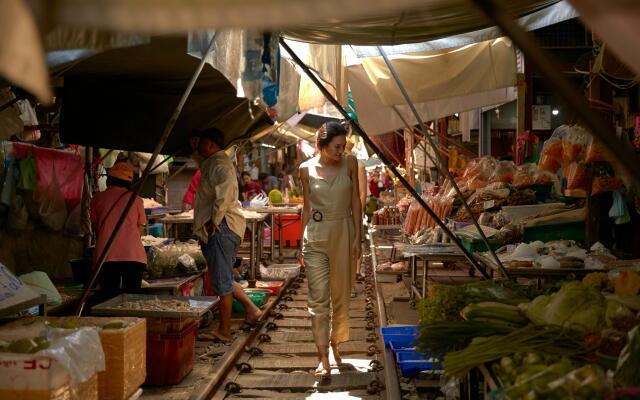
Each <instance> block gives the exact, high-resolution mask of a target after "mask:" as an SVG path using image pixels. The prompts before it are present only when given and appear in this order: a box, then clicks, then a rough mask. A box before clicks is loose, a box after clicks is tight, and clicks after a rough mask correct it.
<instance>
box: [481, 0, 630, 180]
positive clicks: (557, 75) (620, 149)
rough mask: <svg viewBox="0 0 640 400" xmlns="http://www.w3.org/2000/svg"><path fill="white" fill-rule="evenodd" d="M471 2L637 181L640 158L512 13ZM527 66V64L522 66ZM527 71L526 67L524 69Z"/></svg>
mask: <svg viewBox="0 0 640 400" xmlns="http://www.w3.org/2000/svg"><path fill="white" fill-rule="evenodd" d="M473 3H475V4H476V6H478V8H479V9H480V10H481V11H482V12H483V13H484V14H485V15H486V16H487V17H489V19H490V20H491V21H493V22H494V23H495V24H496V25H497V26H498V27H499V28H500V29H501V30H502V31H503V32H504V33H505V34H506V35H507V36H509V37H510V38H511V40H512V41H513V42H514V43H515V45H516V46H518V48H519V49H520V50H521V51H522V52H523V53H524V55H525V56H526V60H527V61H531V63H533V65H535V67H536V69H537V70H538V71H539V72H541V73H542V74H543V75H544V76H545V77H546V78H547V80H548V82H549V87H553V88H554V91H555V92H556V93H558V94H559V95H560V96H561V97H562V99H563V100H564V101H565V102H566V103H567V104H569V105H570V106H571V108H572V109H573V111H575V113H576V115H577V116H578V118H579V120H581V121H582V122H584V124H585V125H586V128H588V129H589V131H590V132H591V134H592V135H593V137H594V138H596V139H597V140H598V142H599V143H600V144H601V145H602V146H603V147H604V148H605V149H606V151H607V152H608V154H609V155H610V156H611V159H612V160H615V161H617V162H616V164H619V166H620V167H621V168H622V170H623V171H624V173H626V174H627V175H628V176H629V177H630V178H631V179H632V180H633V181H634V183H636V184H639V185H640V169H639V168H638V165H640V158H638V156H636V155H635V154H634V153H633V151H632V150H631V149H630V148H628V147H627V146H625V145H624V144H623V142H622V141H621V140H619V139H618V138H617V137H616V135H615V133H614V132H613V130H612V129H611V127H610V126H607V124H605V123H604V122H603V121H602V119H601V118H600V116H599V115H598V113H595V112H593V110H591V109H590V108H589V105H588V104H587V102H586V100H585V99H584V97H583V95H582V94H581V93H580V92H579V91H578V90H576V88H575V87H573V86H572V85H571V83H570V82H569V81H567V80H566V79H565V78H564V77H563V76H562V73H561V72H560V71H561V69H560V68H559V67H558V66H557V65H556V64H555V63H554V62H553V61H552V58H551V56H550V55H549V54H548V53H547V52H546V51H545V50H543V49H541V48H540V47H539V46H537V45H536V43H535V42H534V40H533V39H532V38H531V36H530V35H529V34H528V33H527V32H525V31H524V30H523V29H522V28H521V27H519V26H518V24H516V22H515V21H514V20H513V19H512V17H511V16H510V15H509V14H508V13H507V12H506V11H505V10H504V9H503V8H501V7H500V6H499V5H498V2H497V1H495V0H473ZM525 68H527V67H525ZM525 71H526V70H525Z"/></svg>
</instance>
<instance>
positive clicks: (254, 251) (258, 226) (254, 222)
mask: <svg viewBox="0 0 640 400" xmlns="http://www.w3.org/2000/svg"><path fill="white" fill-rule="evenodd" d="M266 218H267V215H266V214H261V215H260V216H256V217H253V218H245V219H246V221H247V227H248V228H249V230H250V231H251V239H250V241H249V287H250V288H255V287H256V269H257V267H258V262H259V260H260V259H261V258H262V234H263V230H264V225H263V224H264V220H265V219H266ZM258 244H259V245H258Z"/></svg>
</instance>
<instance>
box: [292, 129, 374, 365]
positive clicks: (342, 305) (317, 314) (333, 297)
mask: <svg viewBox="0 0 640 400" xmlns="http://www.w3.org/2000/svg"><path fill="white" fill-rule="evenodd" d="M347 132H348V131H347V128H345V127H344V126H343V125H341V124H340V123H338V122H328V123H325V124H324V125H323V126H322V127H320V129H319V130H318V132H317V133H316V147H317V149H318V151H319V155H317V156H315V157H313V158H312V159H310V160H308V161H306V162H305V163H303V164H302V165H301V166H300V179H301V181H302V189H303V194H304V207H303V209H302V229H303V232H304V233H303V238H302V259H301V260H300V261H301V264H303V265H304V266H305V272H306V275H307V279H308V281H309V298H308V307H309V312H310V313H311V324H312V330H313V337H314V341H315V343H316V346H317V347H318V358H319V360H320V364H319V365H318V368H317V369H316V371H315V374H316V376H320V377H327V376H329V375H330V373H331V372H330V364H329V346H331V348H332V350H333V357H334V359H335V361H336V364H337V365H338V366H339V365H340V364H341V363H342V358H341V357H340V352H339V345H340V343H342V342H345V341H347V340H349V300H350V295H351V287H352V285H353V281H354V278H355V262H356V260H357V259H358V258H359V257H360V245H361V244H360V237H361V236H360V235H361V233H360V232H361V223H362V217H361V215H362V207H361V205H360V196H359V189H358V163H357V161H356V159H355V157H353V156H351V155H348V156H345V154H344V152H345V145H346V139H347Z"/></svg>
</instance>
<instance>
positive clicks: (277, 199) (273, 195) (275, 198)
mask: <svg viewBox="0 0 640 400" xmlns="http://www.w3.org/2000/svg"><path fill="white" fill-rule="evenodd" d="M269 201H270V202H271V204H282V202H284V198H283V197H282V192H281V191H279V190H278V189H273V190H271V191H270V192H269Z"/></svg>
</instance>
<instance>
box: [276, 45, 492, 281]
mask: <svg viewBox="0 0 640 400" xmlns="http://www.w3.org/2000/svg"><path fill="white" fill-rule="evenodd" d="M280 45H281V46H282V47H283V48H284V49H285V50H286V51H287V53H289V55H291V58H293V60H294V61H295V63H296V64H298V66H300V68H302V70H303V71H304V73H305V74H306V75H307V76H308V77H309V79H311V80H312V81H313V83H314V84H315V85H316V86H317V87H318V89H319V90H320V91H321V92H322V94H323V95H324V96H325V98H326V99H327V100H329V101H330V102H331V104H333V106H334V107H336V109H337V110H338V111H340V114H342V116H343V117H344V118H345V119H346V120H348V121H350V122H351V125H352V126H353V128H354V129H355V130H356V131H357V132H358V134H359V135H360V136H361V137H362V139H363V140H364V141H365V142H366V143H367V145H369V147H370V148H371V149H372V150H373V151H374V152H375V153H376V154H377V155H378V157H379V158H380V160H381V161H382V162H383V163H384V164H385V165H386V166H387V168H389V170H391V172H393V174H394V175H395V176H396V178H398V180H399V181H400V183H402V185H403V186H404V187H405V188H407V190H408V191H409V193H411V195H412V196H413V197H414V198H415V199H416V201H417V202H418V203H420V205H421V206H422V208H424V209H425V211H426V212H427V214H429V216H430V217H431V218H433V219H434V221H435V222H436V223H437V224H438V226H439V227H440V228H441V229H442V230H443V231H444V232H445V233H446V234H447V235H448V236H449V237H450V238H451V241H452V242H453V243H454V244H455V245H456V246H457V247H458V248H459V249H460V251H461V252H462V254H463V255H464V256H465V257H466V258H467V260H469V262H470V263H471V265H472V266H473V267H474V268H475V269H476V270H477V271H478V272H479V273H480V274H481V275H482V276H483V277H484V278H485V279H491V277H490V276H489V274H488V273H487V272H486V271H485V270H484V268H482V267H481V266H480V263H478V260H476V259H475V258H474V257H473V255H472V254H471V253H469V251H467V249H465V248H464V246H463V245H462V243H460V240H459V239H458V238H457V237H456V236H455V235H454V234H453V232H451V230H450V229H449V228H448V227H447V225H446V224H445V223H443V222H442V221H441V220H440V218H439V217H438V215H437V214H436V213H435V212H433V210H432V209H431V207H429V205H428V204H427V203H426V202H425V201H424V200H423V199H422V197H420V195H418V193H417V192H416V190H415V189H414V188H413V186H411V185H409V182H407V180H406V179H405V178H404V177H403V176H402V175H401V174H400V172H398V170H397V169H396V167H395V166H394V165H393V164H391V163H390V162H389V160H388V159H387V157H386V156H385V155H384V154H383V153H382V152H381V151H380V149H379V148H378V146H376V144H375V143H373V141H372V140H371V138H370V137H369V135H367V133H366V132H365V131H364V130H363V129H362V127H361V126H360V124H359V123H358V122H356V121H354V120H353V119H351V117H349V114H348V113H347V111H346V110H345V109H344V107H342V105H341V104H340V103H339V102H338V101H337V100H336V99H335V97H333V95H332V94H331V93H329V91H328V90H327V89H326V88H325V87H324V85H322V83H321V82H320V80H319V79H318V78H317V77H316V76H315V75H314V74H313V72H311V70H310V69H309V67H307V65H306V64H305V63H303V62H302V60H301V59H300V58H299V57H298V56H297V55H296V53H295V52H294V51H293V50H291V47H289V45H288V44H287V43H286V42H285V41H284V39H283V38H282V37H281V38H280Z"/></svg>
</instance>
